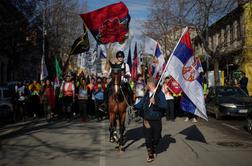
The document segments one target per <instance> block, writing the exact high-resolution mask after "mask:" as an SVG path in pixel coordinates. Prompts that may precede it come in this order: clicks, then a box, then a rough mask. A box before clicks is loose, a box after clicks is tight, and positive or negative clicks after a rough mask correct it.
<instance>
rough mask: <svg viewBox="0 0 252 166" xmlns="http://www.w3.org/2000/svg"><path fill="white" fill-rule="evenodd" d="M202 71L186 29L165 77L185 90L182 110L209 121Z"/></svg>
mask: <svg viewBox="0 0 252 166" xmlns="http://www.w3.org/2000/svg"><path fill="white" fill-rule="evenodd" d="M202 71H203V69H202V66H201V63H200V60H199V58H196V57H195V56H194V54H193V48H192V44H191V39H190V33H189V30H188V28H187V27H186V28H185V29H184V32H183V34H182V36H181V38H180V40H179V41H178V43H177V45H176V47H175V48H174V50H173V52H172V54H171V56H170V58H169V60H168V62H167V64H166V67H165V75H170V76H172V77H173V78H174V79H175V80H176V81H177V82H178V83H179V85H180V87H181V88H182V90H183V93H184V95H183V97H182V100H181V108H182V109H183V110H184V111H186V112H190V113H192V114H194V115H197V116H199V117H201V118H203V119H205V120H207V119H208V118H207V114H206V107H205V99H204V94H203V87H202V81H201V75H200V73H201V72H202Z"/></svg>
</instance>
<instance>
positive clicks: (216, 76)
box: [214, 58, 220, 86]
mask: <svg viewBox="0 0 252 166" xmlns="http://www.w3.org/2000/svg"><path fill="white" fill-rule="evenodd" d="M214 83H215V86H219V85H220V77H219V60H218V59H217V58H216V59H215V60H214Z"/></svg>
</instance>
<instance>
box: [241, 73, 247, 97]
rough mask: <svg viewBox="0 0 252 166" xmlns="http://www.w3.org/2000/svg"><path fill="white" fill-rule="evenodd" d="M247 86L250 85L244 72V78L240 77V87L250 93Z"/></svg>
mask: <svg viewBox="0 0 252 166" xmlns="http://www.w3.org/2000/svg"><path fill="white" fill-rule="evenodd" d="M247 86H248V77H246V75H245V73H242V78H241V79H240V88H241V89H242V90H243V91H244V92H246V94H247V95H248V89H247Z"/></svg>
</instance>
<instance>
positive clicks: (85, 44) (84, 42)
mask: <svg viewBox="0 0 252 166" xmlns="http://www.w3.org/2000/svg"><path fill="white" fill-rule="evenodd" d="M83 30H84V32H83V35H81V36H80V37H78V38H77V39H76V40H75V41H74V43H73V45H72V48H71V52H70V55H74V54H80V53H83V52H87V51H89V48H90V45H89V40H88V33H87V29H86V27H85V25H83Z"/></svg>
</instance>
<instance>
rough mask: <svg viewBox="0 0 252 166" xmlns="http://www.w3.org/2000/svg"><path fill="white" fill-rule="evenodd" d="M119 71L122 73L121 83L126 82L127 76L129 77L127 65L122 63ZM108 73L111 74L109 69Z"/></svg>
mask: <svg viewBox="0 0 252 166" xmlns="http://www.w3.org/2000/svg"><path fill="white" fill-rule="evenodd" d="M121 69H122V72H123V73H122V81H124V82H128V78H127V76H128V77H131V73H130V68H129V65H128V64H127V63H125V62H123V63H122V65H121ZM109 73H111V68H110V71H109ZM109 75H110V74H109Z"/></svg>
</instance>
